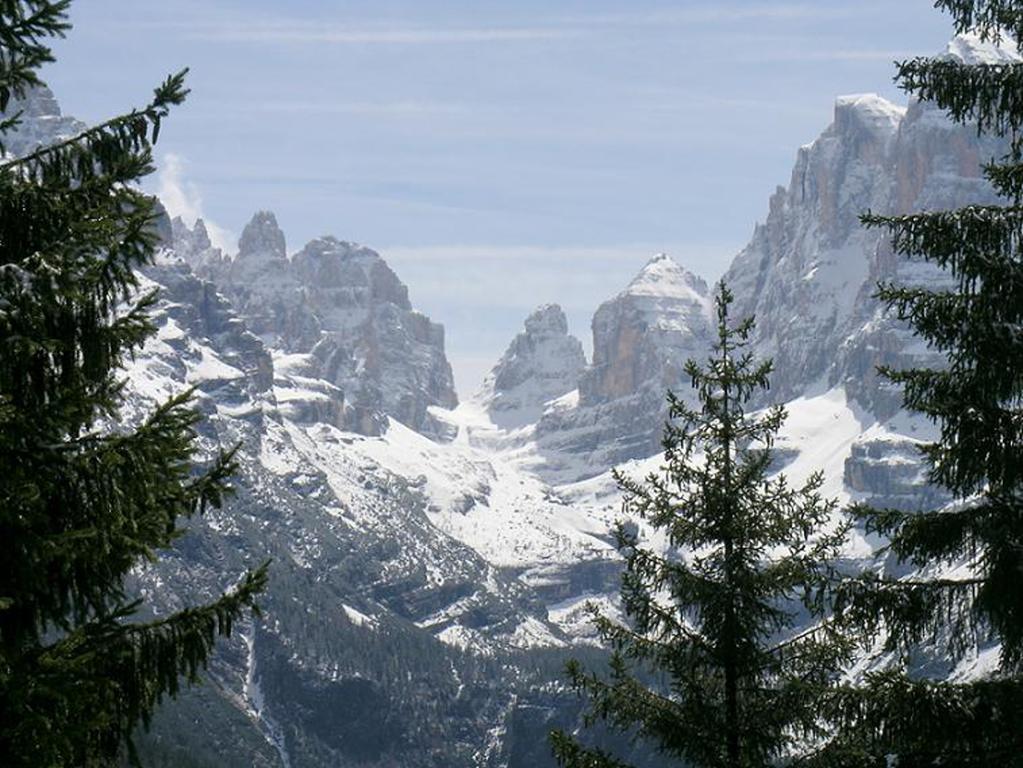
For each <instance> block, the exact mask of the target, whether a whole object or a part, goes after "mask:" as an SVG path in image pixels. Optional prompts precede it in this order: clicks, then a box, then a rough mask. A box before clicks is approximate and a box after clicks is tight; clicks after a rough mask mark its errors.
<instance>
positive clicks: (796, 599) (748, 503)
mask: <svg viewBox="0 0 1023 768" xmlns="http://www.w3.org/2000/svg"><path fill="white" fill-rule="evenodd" d="M731 301H732V296H731V293H730V292H729V291H728V290H727V288H725V287H722V288H721V289H720V293H719V295H718V297H717V311H718V341H717V343H716V345H715V353H714V355H713V356H712V357H711V359H709V360H708V362H707V365H706V367H705V368H701V367H699V366H698V365H697V364H696V363H695V362H694V361H690V362H689V363H688V364H687V366H686V373H687V374H688V376H689V377H690V378H691V380H692V383H693V386H694V387H695V388H696V389H697V392H698V396H699V401H700V404H701V410H699V411H694V410H691V409H690V408H688V407H687V406H686V405H685V404H684V403H683V402H682V401H681V400H680V399H678V398H677V397H675V396H674V395H669V403H670V412H671V417H672V419H673V420H676V421H673V422H669V424H668V426H667V428H666V431H665V439H664V447H665V460H666V465H665V466H664V467H663V469H662V472H661V473H659V474H658V473H654V474H652V475H651V476H649V477H648V478H646V480H645V481H643V482H637V481H635V480H631V479H628V478H626V477H624V476H621V475H619V476H617V479H618V482H619V484H620V486H621V488H622V489H623V490H624V491H625V495H626V503H625V509H626V512H628V513H630V514H633V515H636V516H638V517H640V518H642V519H643V520H645V521H646V522H647V523H648V524H649V525H650V526H652V527H653V528H654V529H656V530H658V531H661V532H663V534H664V535H665V536H666V538H667V542H668V553H667V554H663V555H662V554H659V553H658V552H657V551H655V550H653V549H651V548H644V547H642V546H641V544H640V539H639V535H638V533H637V530H636V527H635V525H634V524H627V523H623V524H620V525H619V526H618V528H617V530H616V537H617V543H618V547H619V549H620V551H621V552H622V554H623V555H624V557H625V573H624V575H623V578H622V593H621V595H622V604H623V607H624V609H625V613H626V614H627V615H628V617H629V619H630V620H631V623H630V625H629V626H623V625H621V624H618V623H616V622H614V621H612V620H611V619H609V618H607V617H605V616H602V615H600V614H599V613H598V612H596V611H594V614H595V620H596V624H597V627H598V629H599V631H600V634H601V636H602V637H603V639H604V640H605V641H606V642H608V643H609V644H610V645H611V647H612V649H613V656H612V659H611V663H610V671H609V675H608V676H607V677H602V676H598V675H595V674H589V673H587V672H585V671H584V670H583V668H582V667H581V666H580V665H578V664H570V665H569V668H568V673H569V676H570V678H571V681H572V684H573V686H574V687H575V688H576V689H577V690H579V691H583V692H585V693H586V694H588V696H589V698H590V701H591V704H592V718H593V719H600V720H605V721H607V722H609V723H610V724H612V725H613V726H615V727H616V728H618V729H621V730H625V731H629V732H631V733H634V734H637V735H639V736H641V737H643V738H644V739H649V740H650V741H652V742H653V743H655V744H656V745H657V746H658V747H659V748H660V749H661V750H662V751H663V752H665V753H667V754H668V755H671V756H672V757H674V758H677V759H679V760H680V761H685V762H686V763H688V764H692V765H699V766H728V767H729V768H732V767H734V768H738V766H763V765H768V764H770V763H771V762H772V761H774V760H776V759H779V758H782V757H784V756H786V755H787V754H790V753H791V751H792V750H794V749H796V748H798V746H799V745H800V744H802V743H803V742H804V741H805V740H809V741H814V740H817V739H820V738H823V737H824V736H825V735H826V734H825V732H824V731H823V726H822V723H821V721H820V719H819V712H818V711H817V709H816V706H817V698H818V696H819V695H820V694H822V693H823V692H824V691H826V690H827V689H828V688H829V686H830V685H831V683H832V680H833V677H834V675H835V670H837V669H838V667H839V666H840V664H841V662H842V660H843V659H844V658H845V657H846V653H847V651H848V643H846V642H845V641H844V640H842V639H841V638H838V637H836V636H834V635H833V633H831V631H830V629H829V628H828V626H827V625H826V624H821V623H816V624H813V625H812V626H811V627H810V628H809V629H807V630H806V631H804V632H802V633H800V634H796V633H794V629H793V628H794V626H796V623H797V621H799V620H800V611H801V610H806V611H807V612H808V614H809V616H810V617H811V624H812V623H813V618H814V617H816V618H819V617H820V616H821V615H822V614H823V612H824V610H825V608H826V602H827V596H828V589H827V587H828V583H829V579H830V578H831V569H830V566H829V563H830V562H831V560H832V559H833V558H834V557H835V556H836V554H837V550H838V548H839V547H840V546H841V544H842V542H843V541H844V538H845V535H846V529H845V527H844V526H841V525H839V526H834V525H832V522H831V521H832V515H833V512H834V511H835V502H833V501H829V500H826V499H824V498H822V497H821V495H820V487H821V484H822V482H823V477H822V476H821V474H820V473H817V474H815V475H813V476H812V477H811V478H810V479H809V480H808V481H807V482H806V483H805V484H804V485H802V486H800V487H793V486H791V485H789V483H788V482H787V480H786V479H785V477H784V476H779V477H777V478H775V479H771V478H769V476H768V474H769V472H770V467H771V462H772V450H771V447H772V444H773V441H774V437H775V435H776V434H777V432H778V430H779V428H780V427H781V426H782V423H783V421H784V419H785V412H784V410H783V409H782V408H781V407H775V408H772V409H770V410H768V411H767V412H766V413H764V414H763V415H759V416H751V415H748V414H746V412H745V410H744V408H745V405H746V404H747V403H748V402H749V400H750V399H751V398H752V397H753V396H754V395H755V394H756V392H757V391H758V390H761V389H766V388H767V386H768V376H769V374H770V371H771V364H770V363H760V364H757V363H755V362H754V359H753V356H752V354H751V353H750V352H748V351H746V349H745V347H746V345H747V340H748V337H749V334H750V331H751V329H752V325H753V324H752V321H751V320H747V321H745V322H743V323H740V324H739V325H738V326H737V327H734V328H733V327H731V326H730V325H729V318H728V307H729V304H730V303H731ZM701 453H702V456H701ZM802 620H803V621H805V620H806V617H805V616H803V618H802ZM552 740H553V746H554V749H555V753H556V755H557V756H558V758H559V760H560V761H561V763H562V764H563V765H566V766H573V767H576V766H593V767H594V768H597V767H600V766H622V765H624V763H621V762H619V761H618V760H617V759H615V758H613V757H612V756H610V755H607V754H605V753H603V752H601V751H599V750H592V749H586V748H584V747H582V746H580V745H579V744H578V743H576V742H575V740H574V739H572V738H570V737H569V736H567V735H566V734H564V733H560V732H559V733H555V734H553V736H552Z"/></svg>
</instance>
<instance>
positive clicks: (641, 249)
mask: <svg viewBox="0 0 1023 768" xmlns="http://www.w3.org/2000/svg"><path fill="white" fill-rule="evenodd" d="M931 5H932V4H931V2H930V0H859V1H857V2H854V1H852V0H849V1H845V0H843V1H842V2H831V1H828V0H816V1H815V2H804V3H798V2H793V3H786V2H766V1H759V2H756V1H754V0H746V1H742V0H734V1H728V0H726V1H725V2H712V1H711V0H705V1H704V0H699V1H696V2H685V1H682V0H678V1H676V2H653V1H649V0H627V1H626V0H616V1H614V2H612V1H611V0H587V1H586V2H582V1H580V0H544V1H540V0H503V1H502V2H496V1H494V0H490V1H487V0H471V1H470V0H362V1H358V2H352V1H337V2H327V0H288V2H283V1H278V2H270V1H269V0H244V1H243V0H202V1H201V2H200V1H198V0H117V1H116V2H115V0H78V1H77V2H76V3H75V5H74V6H73V12H72V20H73V21H74V23H75V25H76V27H75V29H74V30H72V32H71V34H70V36H69V38H68V39H67V40H66V41H63V42H60V43H58V44H57V46H56V52H57V55H58V63H57V64H56V65H53V66H52V67H50V68H48V70H47V71H46V72H45V73H44V74H45V76H46V77H47V79H48V80H49V82H50V84H51V85H52V86H53V88H54V90H55V92H56V94H57V96H58V99H59V100H60V101H61V103H62V105H63V106H64V109H65V111H66V112H68V113H71V114H74V115H76V116H78V117H80V118H82V119H85V120H89V121H92V120H98V119H101V118H103V117H104V116H107V115H109V114H110V113H112V112H114V111H115V110H118V109H121V108H124V107H126V106H128V105H132V104H137V103H141V102H143V101H144V100H145V98H146V96H147V94H148V93H149V91H150V89H151V87H152V86H153V85H155V84H156V82H158V81H159V80H160V79H161V78H162V77H163V76H164V75H165V74H167V73H168V72H170V71H173V70H175V69H177V68H180V67H183V66H190V67H191V68H192V74H191V77H190V81H189V82H190V85H191V87H192V89H193V93H192V95H191V97H190V98H189V100H188V102H187V104H186V105H184V106H183V107H182V108H180V109H178V110H177V111H176V112H175V113H174V114H173V116H172V118H171V119H170V120H168V122H167V124H166V126H165V128H164V130H163V133H162V136H161V141H160V145H159V147H158V157H159V158H160V160H161V165H162V168H163V173H164V176H163V179H162V181H163V185H164V189H165V190H166V191H168V193H170V194H169V196H172V197H173V198H174V199H175V202H174V205H175V206H176V207H177V208H179V209H180V210H181V211H182V212H184V213H186V214H192V215H194V214H195V213H196V212H201V213H202V215H203V216H204V217H205V218H206V219H207V220H211V221H213V222H215V224H216V225H217V226H218V227H220V228H221V229H222V230H223V237H224V238H225V239H226V240H228V241H230V239H231V237H232V235H235V236H236V235H237V233H238V232H240V230H241V228H242V227H243V226H244V224H245V222H246V221H247V220H248V218H249V217H250V216H251V214H252V212H253V211H255V210H256V209H259V208H269V209H271V210H273V211H274V212H275V213H276V214H277V217H278V220H279V221H280V223H281V226H282V228H283V229H284V231H285V233H286V235H287V238H288V246H289V250H297V249H298V248H300V247H301V246H302V245H303V244H304V243H305V242H306V241H307V240H309V239H310V238H312V237H314V236H316V235H320V234H333V235H336V236H338V237H340V238H342V239H346V240H355V241H358V242H361V243H364V244H366V245H368V246H371V247H373V248H375V249H377V250H379V251H380V252H381V253H382V254H383V255H384V257H385V258H386V259H387V260H388V262H389V263H391V264H392V266H393V267H394V268H395V269H396V271H397V272H398V274H399V275H400V276H401V277H402V279H403V280H404V281H405V282H406V283H407V284H408V285H409V288H410V292H411V295H412V300H413V303H414V304H415V305H416V306H417V307H419V308H420V309H422V310H423V311H425V312H427V313H428V314H430V315H431V316H432V317H433V318H434V319H436V320H439V321H441V322H443V323H444V324H445V326H446V327H447V332H448V349H449V356H450V357H451V358H452V362H453V364H454V366H455V369H456V378H457V382H458V388H459V394H460V395H461V396H462V397H465V396H468V395H469V394H471V391H472V390H473V389H475V387H476V384H477V382H478V380H479V378H480V377H481V375H482V373H483V372H484V371H485V370H486V368H488V367H489V365H490V364H492V362H493V361H494V360H496V358H497V357H498V356H499V355H500V354H501V352H502V351H503V349H504V346H505V345H506V344H507V342H508V340H509V339H510V338H511V336H512V335H513V334H514V333H515V332H516V331H517V330H518V328H519V327H520V325H521V322H522V319H523V318H524V317H525V315H526V314H527V313H528V312H529V310H530V309H531V308H532V307H534V306H535V305H537V304H539V303H542V302H547V301H557V302H559V303H561V304H562V305H563V306H564V307H565V308H566V310H567V311H568V314H569V319H570V325H571V330H572V331H573V332H574V333H575V334H576V335H578V336H580V338H582V339H583V341H584V342H585V343H587V344H588V337H589V319H590V317H591V315H592V312H593V310H594V309H595V308H596V306H597V305H598V304H599V302H600V301H601V300H603V299H605V298H607V297H609V296H611V295H613V294H614V293H616V292H617V291H618V290H620V289H621V288H622V287H623V285H624V284H625V283H626V282H627V281H628V279H629V277H630V276H631V275H632V274H633V273H634V272H635V271H636V270H638V269H639V267H640V266H642V264H643V263H644V261H645V260H646V258H648V257H649V256H650V255H652V254H653V253H654V252H656V251H667V252H668V253H670V254H671V255H672V256H674V257H675V258H676V259H677V260H678V261H680V262H681V263H683V264H685V265H686V266H688V267H689V268H690V269H692V270H694V271H696V272H698V273H700V274H702V275H704V276H705V277H706V278H707V279H708V280H713V279H715V278H717V277H718V276H719V275H720V274H721V272H723V271H724V269H725V268H726V266H727V264H728V262H729V261H730V259H731V257H732V256H733V255H734V254H735V253H736V252H737V251H738V250H739V249H740V248H741V247H742V245H743V244H744V243H745V242H746V241H747V240H748V238H749V235H750V233H751V231H752V228H753V225H754V223H755V222H756V221H758V220H762V219H763V217H764V215H765V214H766V210H767V198H768V196H769V194H770V193H771V191H772V190H773V189H774V188H775V186H776V185H778V184H786V183H787V182H788V176H789V173H790V170H791V166H792V162H793V160H794V157H795V152H796V149H797V147H799V145H801V144H804V143H807V142H809V141H812V140H813V139H814V138H815V137H816V136H817V135H818V134H819V133H820V132H821V131H822V130H823V129H824V128H825V127H826V126H827V125H828V123H829V122H830V120H831V110H832V105H833V102H834V98H835V96H837V95H839V94H845V93H855V92H863V91H873V92H878V93H881V94H882V95H885V96H887V97H889V98H893V99H896V100H898V101H900V102H904V101H905V99H904V97H903V96H902V94H900V93H899V92H898V91H897V90H896V89H895V88H894V86H893V85H892V84H891V76H892V72H893V67H892V60H893V59H896V58H902V57H906V56H910V55H915V54H930V53H935V52H937V51H939V50H941V49H942V48H943V46H944V44H945V43H946V42H947V40H948V37H949V36H950V26H949V24H948V20H947V18H946V17H944V16H942V15H941V14H939V13H938V12H937V11H935V10H933V8H932V7H931ZM153 186H154V189H155V188H156V181H155V180H154V185H153Z"/></svg>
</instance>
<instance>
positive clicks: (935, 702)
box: [834, 0, 1023, 766]
mask: <svg viewBox="0 0 1023 768" xmlns="http://www.w3.org/2000/svg"><path fill="white" fill-rule="evenodd" d="M935 5H936V6H937V7H939V8H942V9H944V10H947V11H948V12H950V13H951V15H952V17H953V19H954V25H955V28H956V31H957V32H974V33H976V34H979V35H980V37H981V38H982V39H984V40H989V41H991V40H993V41H996V42H997V41H999V40H1001V39H1002V38H1007V39H1008V40H1010V41H1014V42H1015V43H1017V44H1020V43H1023V3H1021V2H1019V1H1018V0H1013V1H1012V2H1009V1H1007V0H939V1H938V2H936V3H935ZM897 66H898V74H897V76H896V80H897V82H899V83H900V85H901V87H902V88H903V89H904V90H906V91H908V92H909V93H911V94H914V95H916V96H917V97H919V98H920V99H921V100H927V101H933V102H935V103H936V104H937V105H938V106H939V107H941V108H943V109H945V110H946V111H947V113H948V114H949V116H950V117H951V119H953V120H954V121H956V122H960V123H963V124H968V125H975V126H977V128H978V130H979V131H980V132H981V133H989V134H993V135H998V136H1003V137H1007V138H1008V139H1009V140H1010V142H1009V154H1008V155H1007V156H1006V157H1003V158H1000V159H992V161H991V162H990V163H989V164H988V165H987V166H986V167H985V168H984V173H985V175H986V176H987V178H988V179H989V180H990V181H991V183H992V184H993V186H994V188H995V190H996V191H997V192H998V193H999V194H1000V195H1002V196H1003V197H1004V198H1005V202H1004V204H1003V205H993V206H976V205H974V206H968V207H965V208H961V209H958V210H950V211H929V212H922V213H913V214H910V215H902V216H877V215H873V214H869V213H868V214H867V215H865V216H863V222H864V224H865V225H866V226H868V227H875V228H882V229H885V230H888V232H889V233H890V235H891V238H892V246H893V249H894V251H895V252H896V253H897V254H900V255H902V256H904V257H909V258H914V259H921V260H924V261H927V262H930V263H932V264H935V265H937V266H939V267H941V268H942V269H943V270H945V272H946V274H947V275H948V278H949V282H948V285H947V286H946V287H942V288H925V287H911V286H905V285H897V284H886V285H882V286H881V287H880V289H879V296H880V298H881V299H882V300H883V302H884V303H885V304H886V305H887V306H888V308H889V310H890V311H892V312H893V314H894V315H896V316H897V317H898V318H900V319H901V320H903V321H906V322H908V324H909V325H910V327H911V328H912V330H913V331H914V333H915V334H916V335H917V336H918V337H920V338H921V339H923V340H925V341H926V342H927V344H928V345H929V346H930V347H931V348H932V349H935V350H938V351H940V352H942V353H943V354H944V355H945V356H946V358H947V366H944V367H941V368H913V369H909V370H891V369H884V370H882V373H883V374H884V375H885V376H887V377H888V378H889V379H891V380H892V381H894V382H896V383H898V384H900V385H901V386H902V388H903V393H904V400H905V405H906V407H907V408H908V409H910V410H912V411H916V412H918V413H922V414H924V415H925V416H927V417H928V418H929V419H930V420H931V421H933V422H935V423H936V424H937V425H938V426H939V428H940V435H939V437H938V439H937V440H936V441H935V442H933V443H931V444H929V445H927V446H926V447H925V448H924V454H925V457H926V460H927V462H928V466H929V471H930V479H931V481H932V482H933V483H936V484H938V485H940V486H943V487H944V488H946V489H948V490H949V491H950V492H951V494H952V495H953V497H954V502H953V503H952V504H950V505H948V506H946V507H943V508H941V509H936V510H926V511H919V512H908V513H907V512H902V511H897V510H875V509H870V508H860V509H858V510H857V512H858V514H859V516H860V517H861V518H862V520H863V522H864V524H865V526H866V527H867V529H868V530H870V531H875V532H879V533H880V534H882V535H884V536H886V537H887V538H888V540H889V544H888V546H887V549H888V550H889V551H890V553H891V556H892V558H893V560H894V561H896V562H898V563H901V564H904V565H912V566H914V567H915V568H916V569H917V570H916V574H915V575H913V576H912V577H902V578H899V577H898V576H896V575H878V574H875V573H867V574H864V575H863V576H861V577H860V578H858V579H856V580H854V581H851V582H849V583H848V584H846V585H845V587H844V588H843V589H842V590H841V592H842V594H841V597H840V599H839V603H838V605H837V609H838V613H839V615H840V616H841V618H842V619H843V621H845V622H847V623H848V624H849V625H850V626H854V627H856V628H857V629H859V630H860V631H861V632H862V633H863V634H864V635H865V638H866V639H867V640H868V641H870V642H872V643H876V642H880V643H881V644H882V648H883V650H885V651H887V652H890V653H894V654H895V655H896V658H897V662H896V663H895V664H893V665H889V666H888V667H887V668H885V669H883V670H881V671H877V672H875V673H873V674H871V675H869V676H868V677H867V678H866V680H865V681H864V684H863V686H861V687H858V688H852V689H849V690H847V692H846V694H845V695H844V696H842V697H840V698H839V699H837V700H836V703H837V705H838V706H837V713H838V715H839V716H840V718H841V720H843V721H844V723H845V727H844V728H843V730H842V734H841V737H840V738H839V739H837V740H836V742H835V745H834V746H835V747H836V748H838V747H841V746H842V745H845V747H847V748H849V749H850V750H852V751H854V752H858V753H859V754H860V755H862V757H863V762H865V763H866V764H874V765H876V764H883V761H884V760H887V759H893V760H896V761H897V764H898V765H900V766H904V765H920V766H923V765H939V764H940V765H1023V725H1021V723H1023V678H1021V672H1023V408H1021V406H1023V330H1021V329H1023V259H1021V246H1023V206H1021V204H1023V136H1021V135H1020V127H1021V126H1023V98H1021V94H1023V64H1021V63H1016V62H1014V63H1003V64H983V63H965V62H961V61H958V60H954V59H950V58H937V59H934V58H916V59H912V60H909V61H905V62H902V63H900V64H898V65H897ZM903 570H904V569H903ZM985 641H987V642H992V643H994V642H997V643H1000V645H1001V651H1000V663H999V665H998V669H997V670H995V671H994V673H993V674H992V675H990V676H988V677H986V678H985V679H983V680H976V681H973V682H962V681H959V682H957V681H950V680H942V679H940V678H935V679H929V678H927V677H926V676H923V675H919V674H917V675H914V674H910V672H911V670H910V669H908V664H906V663H905V662H906V661H907V659H908V656H909V654H910V653H911V652H912V651H913V649H914V648H917V647H919V646H920V645H921V644H923V645H925V646H927V650H928V652H929V653H930V654H931V655H938V656H941V655H945V656H947V657H948V658H949V659H950V660H952V661H955V660H957V659H960V658H962V657H963V655H964V654H965V653H968V652H973V651H974V650H975V649H976V648H977V645H978V643H983V642H985Z"/></svg>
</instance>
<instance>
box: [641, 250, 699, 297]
mask: <svg viewBox="0 0 1023 768" xmlns="http://www.w3.org/2000/svg"><path fill="white" fill-rule="evenodd" d="M623 293H627V294H629V295H632V296H653V297H658V298H668V299H681V300H683V301H695V302H697V303H701V304H702V303H703V302H704V301H705V300H706V297H707V295H708V293H709V292H708V289H707V283H706V282H705V281H704V280H703V279H702V278H701V277H699V276H697V275H694V274H693V273H692V272H690V271H689V270H687V269H685V268H684V267H682V266H681V265H680V264H678V262H676V261H675V260H674V259H672V258H671V257H670V256H669V255H668V254H666V253H658V254H657V255H656V256H654V257H653V258H651V259H650V261H648V262H647V263H646V264H645V265H644V266H643V268H642V269H641V270H640V271H639V273H638V274H637V275H636V276H635V277H634V278H633V279H632V282H630V283H629V285H628V287H627V288H626V289H625V291H623Z"/></svg>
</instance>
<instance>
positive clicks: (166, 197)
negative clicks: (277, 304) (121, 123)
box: [156, 152, 238, 253]
mask: <svg viewBox="0 0 1023 768" xmlns="http://www.w3.org/2000/svg"><path fill="white" fill-rule="evenodd" d="M185 165H186V163H185V160H184V158H182V157H181V156H180V155H177V154H174V153H173V152H168V153H166V154H165V155H163V156H162V157H161V158H160V163H159V173H158V174H157V180H156V181H157V190H156V194H157V197H159V198H160V202H162V203H163V206H164V208H166V209H167V213H169V214H170V215H171V216H172V217H174V216H180V217H181V218H182V220H183V221H184V222H185V223H186V224H187V225H188V226H190V227H191V226H194V225H195V221H196V219H202V220H203V223H204V224H205V225H206V231H207V233H208V234H209V236H210V241H211V242H212V243H213V245H215V246H216V247H217V248H220V249H221V250H222V251H224V252H225V253H233V252H234V251H235V250H236V249H237V245H238V238H237V237H235V235H234V233H232V232H231V231H230V230H227V229H225V228H224V227H221V226H219V225H218V224H217V223H216V222H214V221H210V220H209V219H208V218H207V217H206V216H204V215H203V210H202V195H201V194H200V193H199V189H198V187H196V186H195V184H193V183H192V182H190V181H188V180H187V179H186V178H185Z"/></svg>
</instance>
